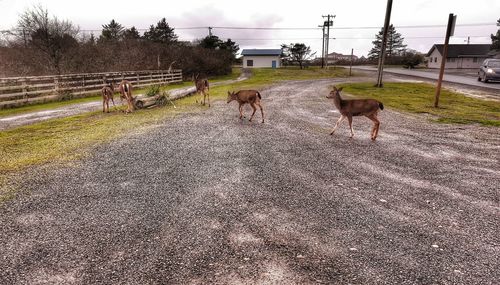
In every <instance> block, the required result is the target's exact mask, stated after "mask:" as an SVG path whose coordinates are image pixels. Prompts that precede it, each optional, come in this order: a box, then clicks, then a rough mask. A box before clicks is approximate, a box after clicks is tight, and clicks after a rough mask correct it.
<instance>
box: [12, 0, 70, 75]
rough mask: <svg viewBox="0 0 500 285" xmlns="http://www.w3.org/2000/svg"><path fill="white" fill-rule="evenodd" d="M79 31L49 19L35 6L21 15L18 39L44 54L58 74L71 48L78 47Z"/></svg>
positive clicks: (47, 14)
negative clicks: (65, 55) (62, 61)
mask: <svg viewBox="0 0 500 285" xmlns="http://www.w3.org/2000/svg"><path fill="white" fill-rule="evenodd" d="M78 32H79V29H78V27H76V26H74V25H73V24H72V23H71V22H69V21H65V20H59V19H58V18H56V17H52V18H50V17H49V13H48V11H47V10H46V9H44V8H43V7H41V6H34V7H33V9H27V10H26V11H25V12H24V13H23V14H21V16H20V19H19V21H18V24H17V31H16V37H17V39H18V41H21V42H22V43H23V45H24V47H26V48H33V49H36V50H39V51H41V52H42V54H43V55H44V56H45V58H46V60H47V62H48V63H49V65H50V66H51V67H52V68H53V69H54V71H55V72H57V74H60V73H61V60H62V59H63V57H64V54H65V53H66V52H67V51H68V50H70V49H71V48H73V47H75V46H78V42H77V40H76V37H77V35H78Z"/></svg>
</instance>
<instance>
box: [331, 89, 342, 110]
mask: <svg viewBox="0 0 500 285" xmlns="http://www.w3.org/2000/svg"><path fill="white" fill-rule="evenodd" d="M333 104H334V105H335V107H337V109H339V110H340V109H341V108H342V98H340V95H339V94H338V93H337V94H335V95H334V96H333Z"/></svg>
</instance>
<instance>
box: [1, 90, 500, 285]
mask: <svg viewBox="0 0 500 285" xmlns="http://www.w3.org/2000/svg"><path fill="white" fill-rule="evenodd" d="M332 82H333V81H325V80H322V81H305V82H288V83H286V84H281V85H276V86H273V87H271V88H269V89H266V90H261V91H262V92H261V94H262V98H263V99H262V103H263V106H264V111H265V112H266V123H264V124H261V123H258V121H260V120H259V119H260V115H259V114H258V113H257V114H256V116H257V117H256V118H257V120H256V122H253V123H251V122H248V121H247V120H244V121H240V120H239V119H238V111H237V106H236V104H229V105H228V104H226V103H225V102H222V101H218V102H215V103H214V104H213V107H212V108H210V109H206V110H204V111H203V112H197V113H191V114H184V115H181V116H179V117H177V118H175V119H169V120H167V121H165V122H164V123H162V124H159V125H154V126H151V128H149V129H148V130H144V131H141V132H138V133H133V134H130V135H128V136H127V137H126V138H123V139H120V140H117V141H114V142H112V143H110V144H107V145H102V146H100V147H98V148H97V149H96V150H95V154H94V155H93V156H92V157H89V158H87V159H85V160H83V161H81V162H79V163H77V164H76V165H72V166H67V167H59V168H56V169H51V168H49V169H43V170H42V169H33V170H32V172H31V174H29V175H28V176H27V177H28V178H27V179H26V180H25V182H24V184H23V185H22V188H23V190H25V191H23V193H24V194H21V195H19V196H18V197H17V198H15V199H13V200H10V201H8V202H7V203H5V204H3V205H2V206H0V228H1V232H0V269H1V270H0V284H316V283H322V284H499V283H500V271H499V270H498V268H499V267H500V263H499V257H500V236H499V234H498V231H499V225H500V219H499V217H500V215H499V213H500V206H499V203H500V194H499V187H498V185H500V165H499V153H500V152H499V150H500V136H499V134H498V129H495V128H481V127H477V126H459V125H438V124H432V123H429V122H427V121H426V120H425V118H422V117H417V116H410V115H405V114H400V113H397V112H395V111H391V110H387V109H386V110H384V111H382V112H381V113H380V116H379V117H380V119H381V122H382V124H381V129H380V133H379V138H378V140H377V142H375V143H373V142H371V141H370V139H369V131H370V127H371V123H370V121H369V120H368V119H366V118H359V117H358V118H355V119H354V130H355V134H356V135H355V138H354V139H352V140H350V139H349V138H348V136H349V131H348V128H347V124H346V123H345V122H344V124H343V125H342V126H341V127H340V128H339V130H337V133H336V134H335V135H334V136H330V135H328V133H329V131H330V129H331V127H332V125H333V122H334V121H335V120H336V119H337V118H338V116H339V114H338V112H336V111H334V107H333V104H332V102H330V101H328V99H326V98H325V96H326V95H327V93H328V88H327V87H328V85H329V84H331V83H332ZM246 112H247V115H248V114H249V110H248V109H247V110H246ZM247 117H248V116H247Z"/></svg>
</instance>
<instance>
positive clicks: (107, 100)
mask: <svg viewBox="0 0 500 285" xmlns="http://www.w3.org/2000/svg"><path fill="white" fill-rule="evenodd" d="M106 113H109V99H107V98H106Z"/></svg>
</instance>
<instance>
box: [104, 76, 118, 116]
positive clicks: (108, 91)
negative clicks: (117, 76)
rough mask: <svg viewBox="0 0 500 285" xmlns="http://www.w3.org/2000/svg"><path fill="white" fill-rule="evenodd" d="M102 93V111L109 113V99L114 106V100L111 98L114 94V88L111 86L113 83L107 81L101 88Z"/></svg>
mask: <svg viewBox="0 0 500 285" xmlns="http://www.w3.org/2000/svg"><path fill="white" fill-rule="evenodd" d="M101 93H102V112H103V113H105V112H107V113H109V100H111V102H113V107H115V100H113V95H114V94H115V88H114V87H113V83H107V84H106V86H104V87H103V88H102V89H101Z"/></svg>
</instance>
